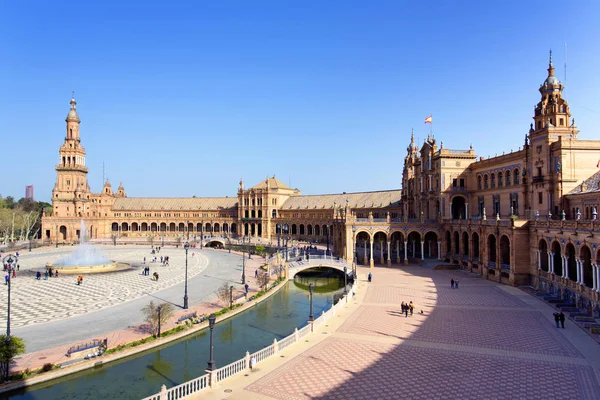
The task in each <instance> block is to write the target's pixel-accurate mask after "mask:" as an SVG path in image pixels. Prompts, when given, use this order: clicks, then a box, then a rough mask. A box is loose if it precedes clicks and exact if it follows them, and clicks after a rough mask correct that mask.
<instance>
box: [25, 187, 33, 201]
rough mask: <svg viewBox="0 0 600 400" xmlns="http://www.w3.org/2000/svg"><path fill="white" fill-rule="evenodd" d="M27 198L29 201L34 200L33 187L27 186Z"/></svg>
mask: <svg viewBox="0 0 600 400" xmlns="http://www.w3.org/2000/svg"><path fill="white" fill-rule="evenodd" d="M25 198H26V199H29V200H34V199H33V185H29V186H25Z"/></svg>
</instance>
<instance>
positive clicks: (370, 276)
mask: <svg viewBox="0 0 600 400" xmlns="http://www.w3.org/2000/svg"><path fill="white" fill-rule="evenodd" d="M372 280H373V274H372V273H370V272H369V282H371V281H372Z"/></svg>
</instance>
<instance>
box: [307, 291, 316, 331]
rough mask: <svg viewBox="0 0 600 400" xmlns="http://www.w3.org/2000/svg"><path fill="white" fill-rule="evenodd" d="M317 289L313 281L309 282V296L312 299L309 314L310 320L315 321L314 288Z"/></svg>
mask: <svg viewBox="0 0 600 400" xmlns="http://www.w3.org/2000/svg"><path fill="white" fill-rule="evenodd" d="M314 289H315V285H314V284H313V283H312V282H311V283H309V284H308V296H309V299H310V314H308V322H313V321H314V320H315V317H314V315H313V290H314Z"/></svg>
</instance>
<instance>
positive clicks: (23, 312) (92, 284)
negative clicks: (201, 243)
mask: <svg viewBox="0 0 600 400" xmlns="http://www.w3.org/2000/svg"><path fill="white" fill-rule="evenodd" d="M43 250H44V251H42V250H39V251H38V252H37V253H23V255H22V256H21V258H20V259H19V264H20V267H21V268H20V271H19V272H18V275H17V277H16V278H15V279H12V281H11V285H12V289H11V326H12V327H13V328H18V327H23V326H30V325H35V324H40V323H45V322H49V321H56V320H59V319H64V318H70V317H74V316H78V315H82V314H86V313H89V312H92V311H96V310H100V309H103V308H106V307H111V306H114V305H118V304H121V303H123V302H126V301H129V300H132V299H136V298H139V297H142V296H145V295H147V294H148V293H153V292H157V291H159V290H162V289H165V288H168V287H171V286H173V285H175V284H178V283H180V282H183V280H184V277H185V267H184V265H185V252H184V251H183V250H182V249H174V248H169V249H164V250H163V251H162V252H161V254H158V255H157V258H158V259H159V260H160V256H169V257H170V263H169V264H170V265H169V266H162V265H161V264H160V263H150V262H149V261H150V258H151V257H152V255H151V254H150V249H149V248H148V247H143V248H141V247H123V246H119V247H116V248H112V247H106V248H102V250H103V251H104V253H105V254H106V256H107V257H108V258H110V259H111V260H115V261H121V262H128V263H131V264H132V265H133V266H134V268H132V269H131V270H128V271H122V272H115V273H111V274H84V282H83V285H81V286H78V285H77V284H76V277H77V276H76V275H61V274H59V277H58V278H49V279H48V280H45V279H44V277H43V275H42V279H41V280H39V281H38V280H37V279H36V278H35V272H34V271H36V270H43V266H44V265H45V263H46V262H50V263H51V262H53V261H56V260H57V259H58V258H61V257H63V256H64V255H65V254H63V253H64V251H62V252H60V251H54V250H53V249H49V250H48V249H43ZM192 253H194V256H192ZM144 257H146V259H147V261H148V263H147V264H145V265H142V260H143V258H144ZM207 263H208V260H207V259H206V257H204V256H202V255H200V254H199V253H195V252H193V251H190V252H189V254H188V277H193V276H195V275H197V274H199V273H201V272H202V271H203V270H204V268H205V267H206V265H207ZM144 266H149V267H150V268H151V273H154V271H157V272H158V273H159V280H158V281H153V280H152V279H151V277H150V276H143V275H141V270H142V267H144ZM5 288H6V285H0V290H2V291H5ZM5 314H6V303H5V302H0V315H5ZM2 323H4V320H2ZM2 323H0V326H2ZM4 326H6V325H4Z"/></svg>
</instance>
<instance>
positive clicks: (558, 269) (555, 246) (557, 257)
mask: <svg viewBox="0 0 600 400" xmlns="http://www.w3.org/2000/svg"><path fill="white" fill-rule="evenodd" d="M552 253H554V254H553V256H552V257H553V258H552V265H553V267H554V273H555V274H556V275H558V276H562V274H563V267H562V250H561V248H560V243H558V242H552Z"/></svg>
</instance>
